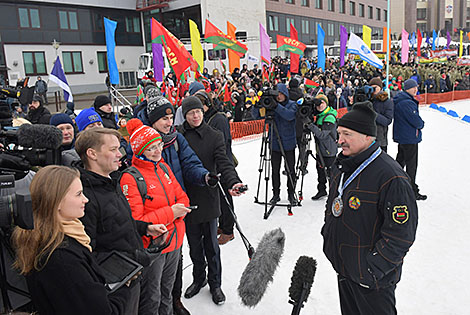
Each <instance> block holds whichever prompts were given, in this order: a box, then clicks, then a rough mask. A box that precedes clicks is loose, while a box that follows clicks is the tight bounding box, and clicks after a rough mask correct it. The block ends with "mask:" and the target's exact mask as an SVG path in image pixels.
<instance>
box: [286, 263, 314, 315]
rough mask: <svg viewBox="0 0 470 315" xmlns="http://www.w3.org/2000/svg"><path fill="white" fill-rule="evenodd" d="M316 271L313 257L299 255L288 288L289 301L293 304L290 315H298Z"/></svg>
mask: <svg viewBox="0 0 470 315" xmlns="http://www.w3.org/2000/svg"><path fill="white" fill-rule="evenodd" d="M316 271H317V262H316V260H315V259H313V258H311V257H307V256H300V257H299V259H298V260H297V263H296V264H295V268H294V272H293V273H292V278H291V284H290V288H289V297H290V299H291V300H290V301H289V303H291V304H293V305H294V308H293V310H292V315H298V314H299V313H300V309H301V308H302V307H303V304H304V302H305V301H306V300H307V298H308V295H309V294H310V289H311V288H312V284H313V278H314V277H315V272H316Z"/></svg>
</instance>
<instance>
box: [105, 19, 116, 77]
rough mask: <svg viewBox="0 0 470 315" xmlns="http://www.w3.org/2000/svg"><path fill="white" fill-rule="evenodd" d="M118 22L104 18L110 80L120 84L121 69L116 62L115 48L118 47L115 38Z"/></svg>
mask: <svg viewBox="0 0 470 315" xmlns="http://www.w3.org/2000/svg"><path fill="white" fill-rule="evenodd" d="M116 27H117V22H116V21H112V20H109V19H107V18H104V32H105V37H106V57H107V58H108V71H109V82H111V84H119V71H118V66H117V63H116V57H115V55H114V50H115V49H116V40H115V38H114V35H115V32H116Z"/></svg>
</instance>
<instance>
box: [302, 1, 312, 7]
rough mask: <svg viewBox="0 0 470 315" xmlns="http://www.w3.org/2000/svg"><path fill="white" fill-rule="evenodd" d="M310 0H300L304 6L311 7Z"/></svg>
mask: <svg viewBox="0 0 470 315" xmlns="http://www.w3.org/2000/svg"><path fill="white" fill-rule="evenodd" d="M309 2H310V1H309V0H302V1H300V5H301V6H303V7H309V6H310V3H309Z"/></svg>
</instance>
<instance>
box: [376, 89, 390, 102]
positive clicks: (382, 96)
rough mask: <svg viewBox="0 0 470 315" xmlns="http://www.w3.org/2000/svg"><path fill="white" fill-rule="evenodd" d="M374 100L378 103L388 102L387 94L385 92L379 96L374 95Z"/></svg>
mask: <svg viewBox="0 0 470 315" xmlns="http://www.w3.org/2000/svg"><path fill="white" fill-rule="evenodd" d="M374 98H376V99H377V100H379V101H380V102H385V101H386V100H388V93H387V92H385V91H381V92H380V93H379V94H377V95H375V96H374Z"/></svg>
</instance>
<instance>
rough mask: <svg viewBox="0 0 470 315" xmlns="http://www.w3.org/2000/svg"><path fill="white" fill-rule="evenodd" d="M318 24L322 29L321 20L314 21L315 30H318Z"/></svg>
mask: <svg viewBox="0 0 470 315" xmlns="http://www.w3.org/2000/svg"><path fill="white" fill-rule="evenodd" d="M318 25H320V27H321V28H322V29H323V25H321V22H315V31H316V32H318Z"/></svg>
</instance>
